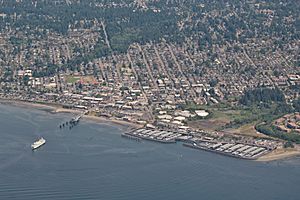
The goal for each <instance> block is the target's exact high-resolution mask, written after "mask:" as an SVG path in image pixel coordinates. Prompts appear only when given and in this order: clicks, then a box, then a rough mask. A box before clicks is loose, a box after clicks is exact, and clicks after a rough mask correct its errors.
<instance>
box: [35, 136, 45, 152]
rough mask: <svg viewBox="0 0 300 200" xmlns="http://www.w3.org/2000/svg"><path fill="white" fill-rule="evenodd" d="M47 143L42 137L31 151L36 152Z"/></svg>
mask: <svg viewBox="0 0 300 200" xmlns="http://www.w3.org/2000/svg"><path fill="white" fill-rule="evenodd" d="M45 143H46V140H45V139H44V138H42V137H41V138H40V139H38V140H37V141H35V142H34V143H33V144H32V145H31V149H32V150H35V149H37V148H39V147H41V146H42V145H44V144H45Z"/></svg>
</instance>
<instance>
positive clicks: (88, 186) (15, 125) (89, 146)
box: [0, 104, 300, 200]
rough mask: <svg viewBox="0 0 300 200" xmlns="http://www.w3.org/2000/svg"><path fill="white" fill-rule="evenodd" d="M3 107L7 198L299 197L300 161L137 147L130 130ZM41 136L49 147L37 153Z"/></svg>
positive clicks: (0, 178)
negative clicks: (67, 125) (66, 124)
mask: <svg viewBox="0 0 300 200" xmlns="http://www.w3.org/2000/svg"><path fill="white" fill-rule="evenodd" d="M70 118H71V115H70V114H51V113H49V112H45V111H41V110H36V109H35V110H34V109H29V108H20V107H15V106H8V105H1V104H0V200H2V199H3V200H6V199H22V200H27V199H30V200H34V199H43V200H44V199H101V200H102V199H103V200H121V199H122V200H127V199H128V200H160V199H167V200H168V199H170V200H177V199H178V200H182V199H204V200H219V199H222V200H224V199H225V200H227V199H228V200H235V199H236V200H248V199H249V200H250V199H251V200H253V199H262V200H268V199H270V200H299V199H300V158H293V159H288V160H282V161H274V162H265V163H261V162H255V161H245V160H239V159H234V158H229V157H225V156H221V155H217V154H213V153H209V152H204V151H199V150H194V149H189V148H186V147H183V146H182V145H181V144H159V143H153V142H146V141H142V142H137V141H133V140H128V139H124V138H122V137H121V133H122V131H124V130H122V127H118V126H114V125H112V124H99V123H95V122H89V121H85V120H83V121H81V122H80V124H79V125H78V126H76V127H74V128H73V129H72V130H68V129H63V130H60V129H59V128H58V125H59V124H60V123H61V122H62V121H67V120H68V119H70ZM39 136H43V137H44V138H45V139H46V140H47V143H46V144H45V145H44V146H43V147H41V148H40V149H38V150H37V151H35V152H32V151H31V149H30V144H31V143H32V142H33V141H34V140H36V139H37V138H38V137H39Z"/></svg>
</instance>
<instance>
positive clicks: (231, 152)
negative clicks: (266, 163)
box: [122, 128, 274, 160]
mask: <svg viewBox="0 0 300 200" xmlns="http://www.w3.org/2000/svg"><path fill="white" fill-rule="evenodd" d="M122 137H126V138H130V139H134V140H138V141H140V140H141V139H143V140H149V141H154V142H159V143H165V144H170V143H176V142H183V146H185V147H189V148H194V149H199V150H204V151H208V152H213V153H218V154H221V155H225V156H229V157H235V158H241V159H247V160H256V159H258V158H259V157H261V156H263V155H265V154H267V153H269V152H270V151H272V150H274V147H271V146H263V145H254V144H246V143H245V144H244V143H239V142H225V141H222V140H220V139H218V140H217V139H213V138H209V137H203V138H201V137H197V133H176V132H174V131H170V130H157V129H147V128H141V129H135V130H132V131H130V132H127V133H123V134H122Z"/></svg>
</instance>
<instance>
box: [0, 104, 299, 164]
mask: <svg viewBox="0 0 300 200" xmlns="http://www.w3.org/2000/svg"><path fill="white" fill-rule="evenodd" d="M0 104H2V105H5V104H7V105H14V106H17V107H21V108H22V107H23V108H34V109H39V110H43V111H46V112H50V113H52V114H56V113H72V114H80V113H82V111H81V110H75V109H66V108H63V107H62V105H59V104H55V103H44V102H43V103H39V102H28V101H22V100H10V99H0ZM83 120H86V121H90V122H95V123H101V124H106V125H107V124H108V125H116V126H119V127H120V128H121V130H124V131H127V130H128V129H136V128H142V127H143V126H142V125H139V124H135V123H132V122H127V121H123V120H119V119H110V118H105V117H98V116H94V115H84V116H83ZM299 156H300V146H297V147H295V148H294V149H283V148H280V149H277V150H274V151H272V152H270V153H268V154H266V155H263V156H262V157H260V158H258V159H256V160H255V161H257V162H270V161H278V160H284V159H290V158H294V157H299Z"/></svg>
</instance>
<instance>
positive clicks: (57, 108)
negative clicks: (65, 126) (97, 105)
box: [0, 99, 142, 129]
mask: <svg viewBox="0 0 300 200" xmlns="http://www.w3.org/2000/svg"><path fill="white" fill-rule="evenodd" d="M0 103H1V104H9V105H15V106H18V107H24V108H33V109H41V110H45V111H48V112H50V113H53V114H55V113H73V114H80V113H82V110H75V109H66V108H63V107H62V106H61V105H59V104H53V103H49V104H48V103H43V104H42V103H35V102H26V101H18V100H6V99H0ZM83 119H84V120H88V121H94V122H97V123H102V124H114V125H118V126H123V127H126V128H127V129H129V128H140V127H142V126H141V125H139V124H135V123H132V122H127V121H123V120H118V119H111V118H104V117H98V116H93V115H84V116H83Z"/></svg>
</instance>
